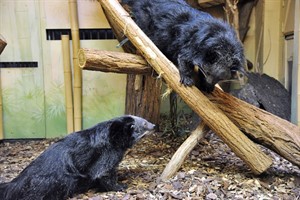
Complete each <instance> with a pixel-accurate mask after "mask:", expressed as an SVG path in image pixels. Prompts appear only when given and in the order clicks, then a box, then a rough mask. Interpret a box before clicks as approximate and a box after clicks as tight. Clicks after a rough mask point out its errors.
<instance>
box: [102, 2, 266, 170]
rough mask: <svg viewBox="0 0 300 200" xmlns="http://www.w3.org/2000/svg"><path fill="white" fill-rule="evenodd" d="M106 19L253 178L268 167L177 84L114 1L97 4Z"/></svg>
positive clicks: (193, 92) (210, 108)
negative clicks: (238, 158)
mask: <svg viewBox="0 0 300 200" xmlns="http://www.w3.org/2000/svg"><path fill="white" fill-rule="evenodd" d="M99 2H100V3H101V6H102V8H103V9H104V10H105V13H106V16H108V18H110V19H113V21H112V23H113V24H114V26H118V27H120V29H121V30H123V33H124V34H125V35H126V36H127V37H128V39H129V40H130V41H131V42H132V44H133V45H134V46H135V47H136V48H137V49H138V50H139V51H140V53H141V54H142V56H143V57H144V58H145V59H146V60H147V62H148V63H149V64H150V65H151V66H152V67H153V68H154V70H155V71H156V72H157V74H159V75H160V76H162V77H163V78H164V80H165V81H166V83H167V84H168V85H169V86H170V87H171V88H173V90H174V91H175V92H176V93H177V94H178V95H180V96H181V98H182V99H183V100H184V101H185V102H186V103H187V104H188V105H189V106H190V107H191V108H192V109H193V110H194V111H195V112H196V113H197V114H198V115H199V116H200V117H201V118H202V119H203V121H204V122H205V123H206V124H207V126H208V127H209V128H210V129H211V130H213V131H214V132H215V133H216V134H218V136H219V137H220V138H221V139H222V140H223V141H224V142H225V143H226V144H227V145H228V146H229V147H230V148H231V149H232V150H233V152H235V154H236V155H237V156H239V157H240V158H241V159H242V160H243V161H244V162H245V163H246V164H247V165H248V166H249V167H250V169H251V170H252V171H253V172H254V173H255V174H260V173H262V172H264V171H265V170H266V169H268V168H269V167H270V165H271V164H272V160H271V158H270V157H268V156H267V155H266V154H264V153H263V152H262V151H261V149H259V147H258V146H256V145H255V144H254V143H253V142H252V141H251V140H250V139H249V138H247V137H246V136H245V135H244V134H243V133H242V132H241V131H240V130H239V129H238V128H237V127H236V126H235V125H234V124H233V123H232V122H231V121H230V120H229V119H228V117H226V115H225V114H224V113H223V112H222V111H221V110H220V109H218V108H217V107H216V106H215V105H214V104H213V103H211V102H210V101H209V100H208V99H207V98H206V97H205V96H204V95H203V94H202V93H201V92H200V91H199V90H198V89H197V88H196V87H195V86H192V87H185V86H183V85H181V84H180V82H179V79H180V77H179V72H178V69H177V68H176V67H175V66H174V64H173V63H172V62H170V61H169V60H168V59H167V58H166V57H165V56H164V55H163V54H162V53H161V52H160V50H159V49H158V48H157V47H156V46H155V45H154V44H153V42H152V41H151V40H150V39H149V38H148V37H147V36H146V35H145V33H144V32H143V31H142V30H141V29H140V28H139V27H138V26H137V25H136V24H135V22H134V21H133V20H132V19H131V18H130V16H129V14H128V13H127V12H126V11H125V10H124V9H123V7H122V6H121V5H120V4H119V2H118V1H117V0H110V1H105V0H99Z"/></svg>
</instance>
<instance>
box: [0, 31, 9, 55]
mask: <svg viewBox="0 0 300 200" xmlns="http://www.w3.org/2000/svg"><path fill="white" fill-rule="evenodd" d="M6 45H7V43H6V41H5V39H4V37H3V36H2V35H1V34H0V55H1V53H2V51H3V50H4V48H5V47H6Z"/></svg>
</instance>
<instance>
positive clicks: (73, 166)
mask: <svg viewBox="0 0 300 200" xmlns="http://www.w3.org/2000/svg"><path fill="white" fill-rule="evenodd" d="M154 128H155V125H154V124H152V123H150V122H148V121H147V120H145V119H143V118H140V117H137V116H132V115H125V116H122V117H118V118H114V119H111V120H109V121H105V122H102V123H99V124H97V125H95V126H94V127H92V128H89V129H86V130H82V131H78V132H75V133H72V134H70V135H68V136H66V137H65V138H63V139H61V140H59V141H58V142H56V143H54V144H53V145H51V146H50V147H49V148H48V149H46V150H45V151H44V152H43V153H42V154H41V155H40V156H39V157H37V158H36V159H35V160H34V161H32V162H31V163H30V164H29V165H28V166H27V167H26V168H25V169H24V170H23V171H22V172H21V173H20V174H19V175H18V176H17V177H16V178H15V179H13V180H12V181H11V182H8V183H2V184H0V199H1V200H42V199H47V200H54V199H60V200H62V199H67V198H68V197H71V196H72V195H74V194H76V193H82V192H85V191H87V190H88V189H90V188H95V189H97V190H98V191H111V190H114V191H119V190H123V189H125V188H126V186H125V185H122V184H119V183H117V175H116V168H117V167H118V165H119V163H120V162H121V160H122V158H123V156H124V154H125V152H126V150H127V149H128V148H130V147H132V145H133V144H135V143H136V142H137V141H139V140H140V139H141V138H142V137H143V136H144V135H146V134H147V133H149V131H150V132H151V131H153V130H154Z"/></svg>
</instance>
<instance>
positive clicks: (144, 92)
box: [103, 10, 162, 124]
mask: <svg viewBox="0 0 300 200" xmlns="http://www.w3.org/2000/svg"><path fill="white" fill-rule="evenodd" d="M103 12H104V13H105V15H106V18H107V20H108V22H109V24H110V26H111V28H112V30H113V32H114V34H115V36H116V38H117V39H118V40H119V42H120V43H121V42H123V41H124V39H126V36H125V35H124V33H123V30H122V29H121V28H120V27H119V26H116V24H115V19H114V18H112V17H111V15H108V14H106V10H103ZM122 48H123V50H124V51H125V52H127V53H133V54H136V53H137V50H136V48H135V47H134V46H133V45H132V44H131V43H130V42H125V43H124V44H123V45H122ZM159 82H160V83H159ZM161 86H162V83H161V80H160V79H158V80H157V79H155V78H153V75H134V74H128V75H127V83H126V101H125V113H126V114H132V115H137V116H140V117H143V118H145V119H147V120H149V121H151V122H152V123H154V124H159V120H160V101H161V100H160V96H161Z"/></svg>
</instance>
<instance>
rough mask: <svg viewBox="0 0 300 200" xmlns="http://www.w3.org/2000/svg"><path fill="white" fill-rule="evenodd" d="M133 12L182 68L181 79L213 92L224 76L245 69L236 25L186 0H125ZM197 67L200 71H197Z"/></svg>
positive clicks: (147, 31)
mask: <svg viewBox="0 0 300 200" xmlns="http://www.w3.org/2000/svg"><path fill="white" fill-rule="evenodd" d="M122 4H123V5H124V6H125V5H127V6H129V8H130V10H131V16H132V18H133V19H134V21H135V22H136V23H137V25H138V26H139V27H140V28H141V29H142V30H143V31H144V32H145V33H146V35H147V36H148V37H149V38H150V39H151V40H152V41H153V42H154V44H155V45H156V46H157V47H158V48H159V49H160V50H161V51H162V53H164V54H165V56H166V57H167V58H168V59H170V60H171V61H172V62H173V63H174V64H175V65H176V66H177V67H178V70H179V72H180V82H181V83H182V84H183V85H185V86H192V85H194V84H195V78H194V77H195V76H194V75H195V74H196V79H197V81H199V83H197V85H196V86H197V87H198V88H200V89H201V90H203V91H207V92H211V91H212V90H213V89H214V85H215V84H216V83H218V82H219V81H220V80H227V79H230V78H231V76H232V73H236V72H237V71H240V72H244V71H245V69H244V66H245V63H246V61H245V57H244V50H243V46H242V44H241V42H240V41H239V39H238V38H237V36H236V32H235V31H234V29H233V28H232V27H231V26H230V25H229V24H227V23H226V22H224V21H221V20H219V19H216V18H214V17H212V16H211V15H209V14H208V13H206V12H202V11H200V10H197V9H195V8H192V7H191V6H190V5H188V4H187V3H186V2H185V1H184V0H169V1H165V0H151V1H150V0H122ZM195 67H197V68H198V71H197V72H195V70H194V69H195Z"/></svg>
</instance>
